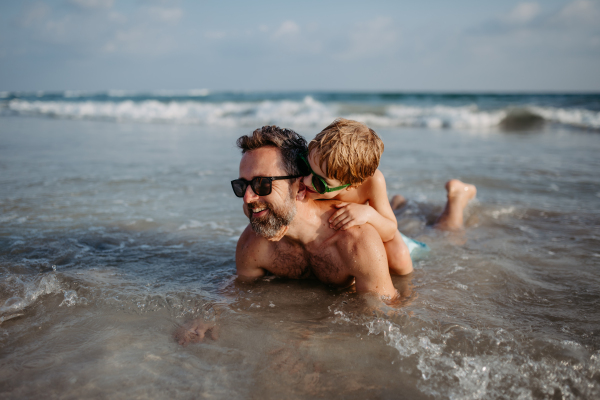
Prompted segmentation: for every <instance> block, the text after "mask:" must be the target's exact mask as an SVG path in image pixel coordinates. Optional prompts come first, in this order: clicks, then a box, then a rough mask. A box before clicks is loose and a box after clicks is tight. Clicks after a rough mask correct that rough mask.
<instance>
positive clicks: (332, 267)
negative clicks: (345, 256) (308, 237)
mask: <svg viewBox="0 0 600 400" xmlns="http://www.w3.org/2000/svg"><path fill="white" fill-rule="evenodd" d="M271 256H272V262H271V267H270V268H268V270H269V271H270V272H272V273H273V274H275V275H277V276H282V277H287V278H292V279H307V278H317V279H318V280H320V281H321V282H324V283H327V284H331V285H336V286H348V285H349V284H351V283H352V281H353V279H354V277H352V276H350V275H349V274H348V272H347V268H344V265H343V264H342V261H341V259H340V257H339V254H337V252H336V251H335V249H333V248H331V247H330V246H307V247H303V246H300V245H289V244H284V243H281V242H280V243H279V246H276V248H275V249H274V251H273V252H272V254H271Z"/></svg>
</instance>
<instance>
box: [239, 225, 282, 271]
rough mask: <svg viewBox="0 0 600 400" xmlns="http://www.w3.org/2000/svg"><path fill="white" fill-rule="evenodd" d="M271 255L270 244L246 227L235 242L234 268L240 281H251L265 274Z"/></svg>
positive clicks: (249, 227)
mask: <svg viewBox="0 0 600 400" xmlns="http://www.w3.org/2000/svg"><path fill="white" fill-rule="evenodd" d="M272 253H273V251H272V244H271V242H269V241H268V240H266V239H264V238H262V237H260V236H258V235H257V234H256V233H254V231H253V230H252V227H251V226H250V225H248V226H247V227H246V229H245V230H244V232H243V233H242V235H241V236H240V238H239V239H238V242H237V247H236V249H235V266H236V269H237V274H238V277H239V278H240V279H243V280H252V279H256V278H259V277H261V276H263V275H264V274H265V270H266V269H267V268H268V267H269V258H270V255H271V254H272Z"/></svg>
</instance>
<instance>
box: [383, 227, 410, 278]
mask: <svg viewBox="0 0 600 400" xmlns="http://www.w3.org/2000/svg"><path fill="white" fill-rule="evenodd" d="M383 245H384V246H385V252H386V253H387V259H388V265H389V268H390V274H391V275H407V274H410V273H411V272H412V271H413V265H412V260H411V259H410V252H409V251H408V246H407V245H406V243H404V240H402V237H401V236H400V232H398V231H396V234H395V235H394V238H393V239H392V240H390V241H389V242H385V243H384V244H383Z"/></svg>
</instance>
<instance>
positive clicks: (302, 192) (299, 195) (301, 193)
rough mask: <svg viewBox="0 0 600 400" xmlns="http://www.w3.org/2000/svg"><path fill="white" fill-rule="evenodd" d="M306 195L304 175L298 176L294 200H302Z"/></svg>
mask: <svg viewBox="0 0 600 400" xmlns="http://www.w3.org/2000/svg"><path fill="white" fill-rule="evenodd" d="M305 196H306V186H305V185H304V177H301V178H298V193H296V200H297V201H302V200H304V197H305Z"/></svg>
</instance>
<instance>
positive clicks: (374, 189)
mask: <svg viewBox="0 0 600 400" xmlns="http://www.w3.org/2000/svg"><path fill="white" fill-rule="evenodd" d="M359 189H360V190H363V191H364V193H366V197H367V199H368V200H369V205H366V204H356V203H345V202H343V203H339V204H336V205H335V207H337V208H339V210H338V211H336V212H335V213H334V214H333V215H332V216H331V218H330V219H329V223H330V224H331V226H332V227H333V228H334V229H343V230H346V229H348V228H350V227H352V226H355V225H362V224H365V223H369V224H371V225H372V226H373V227H374V228H375V230H377V233H379V236H380V237H381V240H382V241H383V242H384V243H385V242H389V241H390V240H392V239H393V238H394V235H395V234H396V232H397V231H398V222H397V221H396V216H395V215H394V212H393V211H392V207H391V206H390V202H389V200H388V198H387V190H386V186H385V178H384V177H383V174H382V173H381V171H379V170H377V171H375V174H374V175H373V176H372V177H371V178H369V179H368V180H367V181H366V182H365V183H364V184H363V186H361V187H360V188H359Z"/></svg>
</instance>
